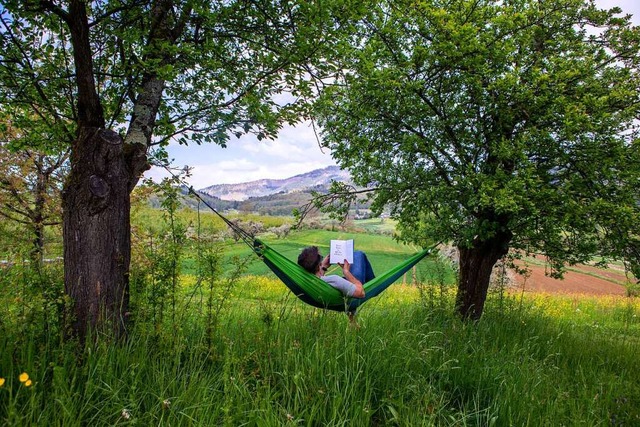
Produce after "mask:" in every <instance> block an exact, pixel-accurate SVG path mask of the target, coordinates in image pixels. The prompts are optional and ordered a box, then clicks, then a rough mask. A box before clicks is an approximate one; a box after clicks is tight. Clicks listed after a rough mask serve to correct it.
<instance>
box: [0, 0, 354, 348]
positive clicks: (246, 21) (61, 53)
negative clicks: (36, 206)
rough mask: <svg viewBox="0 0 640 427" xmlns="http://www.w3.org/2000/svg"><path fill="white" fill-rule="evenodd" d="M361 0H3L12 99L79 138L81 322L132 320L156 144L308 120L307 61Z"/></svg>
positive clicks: (0, 99) (82, 326)
mask: <svg viewBox="0 0 640 427" xmlns="http://www.w3.org/2000/svg"><path fill="white" fill-rule="evenodd" d="M351 3H352V2H350V1H344V0H339V1H338V0H337V1H335V2H333V1H331V2H322V3H316V2H306V1H297V0H282V1H268V2H263V1H244V0H239V1H204V0H154V1H142V0H109V1H83V0H69V1H67V2H61V1H37V0H28V1H22V0H19V1H18V0H8V1H5V2H3V5H1V6H0V48H1V50H0V105H1V106H2V108H3V110H4V111H9V110H10V113H9V115H10V117H11V120H12V124H13V126H14V127H18V128H21V129H28V128H29V124H30V121H31V120H32V119H33V118H34V117H35V118H36V119H37V121H38V123H42V126H41V128H42V129H46V131H47V132H48V133H49V135H50V138H49V139H51V140H55V141H58V142H59V145H58V147H59V149H60V150H62V151H64V150H65V149H67V148H71V153H70V172H69V176H68V178H67V179H66V181H65V188H64V192H63V207H64V209H63V212H64V215H63V216H64V217H63V236H64V251H65V253H64V262H65V289H66V292H67V294H68V295H69V296H71V297H72V299H73V300H74V303H75V305H74V307H75V312H74V315H75V320H74V322H75V323H74V328H75V330H76V332H77V333H78V334H79V335H80V336H82V335H83V334H84V333H85V331H86V328H87V327H91V326H96V325H98V324H99V323H101V322H103V321H104V320H107V323H111V324H112V325H114V326H115V329H116V330H117V331H119V332H122V331H124V325H125V323H126V319H125V314H126V313H127V306H128V269H129V260H130V252H131V247H130V223H129V208H130V198H129V195H130V192H131V191H132V189H133V188H134V186H135V185H136V184H137V182H138V180H139V178H140V176H141V174H142V173H143V172H144V171H145V170H146V169H147V168H148V167H149V157H150V156H151V155H153V154H154V153H153V149H156V148H160V150H159V152H158V153H159V154H158V153H156V154H158V155H159V156H160V157H161V159H162V160H166V159H165V156H166V153H164V151H163V150H162V147H164V146H166V144H168V143H169V141H170V140H177V141H178V142H180V143H183V144H186V143H190V142H194V143H198V144H199V143H203V142H213V143H217V144H220V145H225V144H226V143H227V141H228V140H229V138H230V136H232V135H234V134H235V135H241V134H243V133H248V132H253V133H255V134H256V135H257V136H258V139H261V138H268V137H272V136H273V135H274V134H275V132H276V131H277V130H278V128H279V127H280V125H281V123H282V122H283V121H285V120H288V121H295V120H297V117H298V113H299V110H298V106H296V104H295V102H291V101H290V100H291V99H293V100H295V99H296V97H297V96H299V95H301V94H302V93H303V92H306V91H307V90H308V83H306V82H305V80H306V79H307V77H306V76H305V70H304V67H303V65H304V64H305V63H306V62H307V61H308V60H309V59H310V58H311V57H312V56H314V53H315V51H316V50H317V49H318V46H320V45H322V44H323V43H324V42H325V41H327V40H330V39H331V38H332V34H333V32H334V31H335V30H337V29H339V28H340V26H341V21H342V20H343V18H344V16H347V15H348V14H349V13H350V12H351V10H352V9H353V8H352V7H351V6H350V4H351ZM354 3H355V2H354ZM319 67H320V68H322V65H319ZM301 82H302V84H299V83H301ZM283 94H286V95H288V96H290V97H283V96H282V95H283Z"/></svg>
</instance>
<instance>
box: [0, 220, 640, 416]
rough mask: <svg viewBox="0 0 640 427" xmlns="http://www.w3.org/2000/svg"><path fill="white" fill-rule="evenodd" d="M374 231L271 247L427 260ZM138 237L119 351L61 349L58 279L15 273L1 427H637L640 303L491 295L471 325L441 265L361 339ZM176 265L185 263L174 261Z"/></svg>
mask: <svg viewBox="0 0 640 427" xmlns="http://www.w3.org/2000/svg"><path fill="white" fill-rule="evenodd" d="M189 221H190V220H185V221H184V223H185V224H188V223H189ZM154 224H156V223H155V222H154ZM276 225H277V224H275V225H274V226H276ZM187 228H188V227H183V229H182V230H183V232H182V233H183V235H186V234H188V233H187V231H185V230H187ZM165 231H166V230H165ZM375 231H376V230H372V229H369V230H363V231H362V232H358V233H356V232H350V233H347V234H345V232H344V231H339V230H331V229H329V230H303V231H299V232H294V233H292V234H289V235H288V236H287V237H286V238H277V237H275V236H274V235H270V234H269V233H266V234H265V240H267V241H268V242H269V243H270V244H271V245H272V246H273V247H275V248H277V250H278V251H281V252H282V253H284V254H286V255H287V256H295V254H296V253H297V251H298V250H299V249H300V248H301V247H303V246H305V245H308V244H317V245H319V246H320V247H321V248H326V245H327V244H328V239H329V238H331V237H333V236H336V237H344V236H345V235H349V236H350V237H354V239H355V240H356V245H357V246H358V247H362V248H367V252H368V253H369V254H370V257H371V259H372V263H373V265H374V267H375V268H379V269H380V270H383V269H385V268H386V266H387V265H389V266H390V265H393V264H394V263H395V262H397V260H399V259H402V258H403V257H406V256H407V255H408V254H410V253H411V252H412V251H414V250H415V248H412V247H407V246H404V245H401V244H399V243H397V242H396V241H394V240H393V239H391V238H390V237H388V236H385V235H380V234H374V233H375ZM138 233H139V236H142V237H141V239H140V240H141V241H142V242H146V243H145V244H142V245H141V247H142V248H146V249H145V250H146V252H145V250H142V249H140V248H138V252H139V253H138V255H137V257H136V258H135V260H134V267H135V268H134V270H133V271H132V313H133V315H132V322H131V331H130V334H129V336H128V337H127V339H126V340H124V341H118V342H115V341H114V340H113V339H111V338H110V336H109V334H107V333H102V332H100V331H96V332H95V335H94V336H93V337H91V338H90V339H89V340H88V341H87V343H86V344H85V345H80V344H78V343H77V342H74V341H69V340H64V339H63V338H62V336H63V335H64V327H65V326H64V322H63V321H62V320H61V319H62V318H63V317H64V316H62V315H63V314H64V313H62V311H63V310H64V307H65V300H64V297H63V296H62V295H61V292H60V289H61V271H60V267H59V266H58V265H51V266H47V268H46V269H45V270H44V271H40V272H39V273H38V274H36V273H34V272H32V271H29V269H28V268H27V267H25V266H14V267H12V268H9V269H5V270H4V274H3V275H2V277H1V278H0V286H1V287H2V289H3V290H4V292H2V294H1V295H0V303H1V306H2V307H3V315H2V316H1V317H0V348H1V349H2V351H1V352H0V378H1V379H0V383H1V384H0V423H2V424H3V425H12V426H13V425H17V426H22V425H24V426H27V425H38V426H49V425H51V426H85V425H92V426H103V425H104V426H113V425H145V426H146V425H154V426H155V425H166V426H169V425H171V426H182V425H185V426H213V425H216V426H217V425H221V426H240V425H250V426H251V425H255V426H283V425H285V426H286V425H291V426H294V425H305V426H325V425H327V426H382V425H384V426H386V425H398V426H430V425H433V426H541V425H548V426H555V425H558V426H560V425H564V426H574V425H575V426H578V425H580V426H584V425H588V426H597V425H615V426H632V425H638V424H640V371H639V370H638V369H637V354H638V353H639V351H640V320H639V319H638V314H640V302H639V301H638V299H637V298H625V297H616V298H613V297H611V298H594V297H589V296H575V295H573V296H571V295H550V294H525V293H517V292H510V291H509V290H508V289H504V288H496V289H494V290H493V291H492V293H491V295H490V297H489V299H488V302H487V306H486V308H485V314H484V316H483V318H482V319H481V320H480V321H479V322H477V323H464V322H462V321H460V320H459V319H458V318H457V317H456V316H455V315H454V314H453V304H454V300H453V299H454V287H453V286H452V283H453V280H454V277H455V276H454V274H453V272H452V271H451V268H450V267H449V266H448V265H446V264H445V263H443V261H442V260H440V259H438V258H437V257H430V258H428V259H427V260H425V261H424V262H422V263H421V264H419V267H418V269H417V271H416V273H415V277H416V281H417V283H414V277H413V276H414V275H413V274H412V275H410V277H407V278H406V279H405V280H404V284H403V281H402V280H399V281H398V283H396V284H395V285H393V286H391V288H389V289H388V290H387V291H385V292H384V293H383V294H382V295H380V296H379V297H377V298H375V299H373V300H371V301H369V302H367V303H366V304H365V305H363V306H362V307H361V308H360V310H359V315H358V327H354V326H352V325H350V323H349V322H348V320H347V318H346V316H345V315H343V314H341V313H335V312H326V311H323V310H318V309H315V308H312V307H309V306H306V305H304V304H303V303H301V302H300V301H299V300H298V299H297V298H295V296H293V295H291V293H290V292H289V291H288V290H287V288H286V287H285V286H283V285H282V284H281V283H280V282H279V281H278V280H277V279H275V278H274V277H273V276H272V275H270V274H269V273H267V272H266V271H263V270H261V269H262V266H261V265H260V264H261V263H259V262H256V261H255V257H254V256H252V255H251V254H250V253H249V251H248V250H247V248H246V247H243V246H242V245H241V244H239V243H236V242H234V241H233V240H232V239H231V240H229V239H226V240H220V241H216V242H215V243H212V242H210V241H209V242H207V244H206V245H203V246H199V245H198V244H195V243H193V241H192V240H189V239H188V238H187V239H185V240H183V241H180V248H181V250H180V251H178V252H176V251H175V249H176V248H175V247H173V246H171V245H169V246H166V245H168V243H167V242H175V240H173V239H168V240H167V241H163V240H160V237H158V236H156V237H155V238H154V239H155V240H153V244H152V245H149V244H148V242H149V236H146V235H145V234H144V233H143V232H141V231H140V230H138ZM169 235H171V233H169ZM151 247H153V248H154V251H151V250H150V248H151ZM171 254H173V255H172V256H176V255H179V260H180V263H178V264H176V263H169V262H167V259H170V258H171V257H169V258H166V257H167V256H169V255H171ZM173 259H174V260H175V259H176V258H173Z"/></svg>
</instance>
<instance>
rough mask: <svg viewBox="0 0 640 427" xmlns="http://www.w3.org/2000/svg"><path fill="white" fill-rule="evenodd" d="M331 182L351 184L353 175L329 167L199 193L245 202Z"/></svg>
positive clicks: (327, 184)
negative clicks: (287, 176)
mask: <svg viewBox="0 0 640 427" xmlns="http://www.w3.org/2000/svg"><path fill="white" fill-rule="evenodd" d="M331 181H340V182H351V175H350V174H349V172H347V171H343V170H341V169H340V168H339V167H338V166H328V167H326V168H322V169H315V170H312V171H310V172H306V173H302V174H298V175H294V176H291V177H289V178H282V179H269V178H265V179H258V180H255V181H247V182H241V183H237V184H214V185H210V186H208V187H204V188H202V189H200V190H198V192H200V193H204V194H206V195H208V196H212V197H217V198H219V199H221V200H225V201H245V200H248V199H251V198H256V197H265V196H270V195H273V194H278V193H284V194H288V193H294V192H300V191H303V190H305V189H308V188H312V187H314V188H317V187H325V186H326V187H328V186H329V184H330V183H331Z"/></svg>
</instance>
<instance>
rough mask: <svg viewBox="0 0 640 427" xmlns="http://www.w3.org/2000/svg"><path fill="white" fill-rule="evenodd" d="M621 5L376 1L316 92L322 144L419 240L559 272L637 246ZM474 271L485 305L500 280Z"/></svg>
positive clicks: (630, 91) (632, 58)
mask: <svg viewBox="0 0 640 427" xmlns="http://www.w3.org/2000/svg"><path fill="white" fill-rule="evenodd" d="M617 12H619V10H618V9H614V10H611V11H603V10H598V9H596V8H595V7H594V6H593V4H592V3H590V2H585V1H583V0H571V1H563V2H555V1H551V2H543V3H540V2H537V1H528V0H524V1H515V2H493V1H480V2H478V1H467V0H456V1H454V2H452V3H449V4H448V5H447V6H446V7H443V6H442V5H441V4H440V3H439V2H435V1H433V2H420V3H415V2H412V1H393V2H375V6H374V5H372V7H371V10H370V13H369V14H368V15H367V16H366V17H365V18H364V19H362V20H361V22H360V24H359V26H358V28H359V32H358V33H357V34H355V35H353V34H349V35H346V36H345V37H344V38H343V41H342V44H341V48H340V49H339V50H337V51H336V54H337V56H338V58H336V60H337V61H338V62H339V63H340V64H341V66H340V70H342V72H341V73H339V74H338V75H337V76H336V77H335V84H327V85H326V87H325V88H324V91H323V92H322V96H321V100H320V101H319V102H318V103H317V110H316V112H317V114H318V117H319V119H320V123H321V124H322V127H323V141H324V145H325V146H327V147H329V148H330V149H331V150H332V151H333V152H334V153H335V155H336V157H337V159H338V160H339V162H340V165H341V166H342V167H343V168H347V169H349V171H350V172H351V174H352V176H353V179H354V181H355V182H356V184H358V185H362V186H369V185H371V186H375V187H377V191H376V193H375V198H374V205H373V206H374V208H375V209H376V210H377V211H380V210H381V209H382V208H383V207H385V206H391V209H392V213H393V215H394V216H395V217H397V218H398V220H399V222H400V225H401V226H402V228H403V229H404V230H405V232H406V233H405V238H406V239H408V240H410V241H414V242H417V243H419V242H421V241H422V240H424V239H425V238H427V239H432V240H435V241H446V242H449V241H452V242H454V244H455V245H456V246H458V247H459V248H460V249H464V250H467V249H468V251H467V252H466V253H468V255H465V258H468V259H472V258H474V260H475V261H473V262H472V261H469V264H474V265H476V266H477V265H479V263H480V260H481V259H484V260H485V261H486V262H488V263H491V264H492V265H493V263H495V260H497V259H498V258H500V256H502V255H503V254H504V253H506V249H507V248H508V247H511V248H514V249H517V250H522V251H527V252H536V253H542V254H544V255H545V256H547V257H548V259H549V262H550V264H551V266H552V268H553V272H554V274H556V275H561V273H562V271H563V266H564V265H565V264H572V263H577V262H584V261H586V260H588V259H590V257H591V256H593V254H595V253H599V254H601V255H605V256H607V255H608V256H615V257H627V258H631V259H634V257H635V259H638V258H637V256H638V252H637V247H638V246H637V238H638V228H637V224H638V223H640V222H639V220H640V211H639V209H638V206H639V205H638V200H640V194H639V193H638V189H639V188H640V187H639V186H638V185H637V182H638V177H639V175H640V150H639V149H638V148H639V145H638V141H639V139H638V136H639V135H638V127H637V117H638V116H639V113H640V111H639V105H640V102H639V97H640V91H638V88H639V87H640V73H639V68H638V66H639V65H640V28H637V27H632V26H631V24H630V21H629V17H628V16H627V17H619V16H617ZM489 254H490V255H489ZM483 262H484V261H483ZM463 264H465V265H466V264H467V263H463ZM483 271H488V269H486V268H485V269H483ZM461 273H462V274H461V288H460V289H461V290H462V291H465V292H467V291H470V292H472V293H475V294H477V295H479V297H478V298H477V299H476V300H475V301H474V302H473V303H474V304H476V305H479V304H481V301H482V295H481V293H482V288H483V286H484V285H486V283H471V282H474V280H473V277H472V276H473V274H471V273H470V272H467V270H466V269H465V268H463V269H462V270H461ZM467 273H469V274H467ZM468 277H471V279H470V281H469V282H465V280H467V278H468ZM482 279H488V277H484V278H480V277H479V278H478V281H482ZM474 287H475V288H476V289H479V291H478V290H475V289H473V288H474ZM480 311H481V307H480Z"/></svg>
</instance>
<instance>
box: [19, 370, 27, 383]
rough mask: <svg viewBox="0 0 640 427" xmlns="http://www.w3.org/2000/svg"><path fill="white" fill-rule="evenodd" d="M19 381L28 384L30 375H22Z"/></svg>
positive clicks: (24, 373)
mask: <svg viewBox="0 0 640 427" xmlns="http://www.w3.org/2000/svg"><path fill="white" fill-rule="evenodd" d="M18 379H19V380H20V382H21V383H26V382H27V381H29V374H27V373H26V372H23V373H21V374H20V376H19V377H18Z"/></svg>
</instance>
